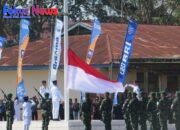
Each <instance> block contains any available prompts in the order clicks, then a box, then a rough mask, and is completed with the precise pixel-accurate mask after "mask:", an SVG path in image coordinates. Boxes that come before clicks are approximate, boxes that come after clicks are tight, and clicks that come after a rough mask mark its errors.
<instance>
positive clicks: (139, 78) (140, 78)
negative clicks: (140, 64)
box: [136, 72, 145, 90]
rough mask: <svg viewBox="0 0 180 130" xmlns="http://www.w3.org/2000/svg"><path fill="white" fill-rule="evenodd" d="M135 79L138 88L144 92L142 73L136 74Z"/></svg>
mask: <svg viewBox="0 0 180 130" xmlns="http://www.w3.org/2000/svg"><path fill="white" fill-rule="evenodd" d="M136 77H137V78H136V80H137V82H138V85H139V87H140V88H141V89H142V90H145V89H144V73H143V72H137V74H136Z"/></svg>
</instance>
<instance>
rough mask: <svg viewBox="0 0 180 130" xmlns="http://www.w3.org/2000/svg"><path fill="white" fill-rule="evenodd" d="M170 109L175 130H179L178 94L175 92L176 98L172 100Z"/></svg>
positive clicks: (179, 99)
mask: <svg viewBox="0 0 180 130" xmlns="http://www.w3.org/2000/svg"><path fill="white" fill-rule="evenodd" d="M171 109H172V110H173V117H174V120H175V126H176V130H180V92H176V98H175V99H174V100H173V103H172V106H171Z"/></svg>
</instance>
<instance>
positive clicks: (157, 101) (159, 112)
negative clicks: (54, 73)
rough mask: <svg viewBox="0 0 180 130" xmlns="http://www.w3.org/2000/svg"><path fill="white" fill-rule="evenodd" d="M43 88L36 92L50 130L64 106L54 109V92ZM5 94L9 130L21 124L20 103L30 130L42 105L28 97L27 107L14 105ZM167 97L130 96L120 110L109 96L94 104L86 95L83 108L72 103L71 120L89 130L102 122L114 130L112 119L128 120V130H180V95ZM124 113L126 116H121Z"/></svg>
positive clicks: (44, 126)
mask: <svg viewBox="0 0 180 130" xmlns="http://www.w3.org/2000/svg"><path fill="white" fill-rule="evenodd" d="M42 84H43V86H41V87H40V89H39V91H38V90H37V89H36V88H34V89H35V91H36V92H37V94H38V95H39V97H40V100H41V101H40V107H39V108H40V110H41V117H42V130H48V125H49V122H50V120H54V121H58V120H59V113H61V112H60V110H59V106H60V107H62V108H63V106H61V105H59V104H60V102H56V106H58V107H56V106H55V105H54V106H53V100H52V97H51V94H50V91H49V90H48V88H46V87H45V86H46V82H45V81H42ZM54 85H57V84H56V81H54ZM45 90H46V91H45ZM1 91H2V93H3V94H4V97H5V99H6V103H5V110H6V111H5V114H6V115H5V117H6V121H7V130H12V125H13V122H14V121H19V120H20V103H21V104H22V110H23V114H22V118H23V121H24V130H29V126H30V124H31V120H32V119H33V109H34V107H35V106H36V105H37V104H38V103H37V101H36V100H34V99H31V98H29V97H28V96H25V97H24V100H23V103H22V102H20V101H19V100H18V98H15V100H14V101H13V100H12V97H13V95H12V94H8V95H6V94H5V93H4V91H3V90H1ZM56 95H58V94H56ZM167 97H168V95H167V94H166V93H165V92H161V93H160V94H159V93H154V92H152V93H150V94H149V97H148V96H147V94H146V93H144V92H140V93H139V94H136V93H134V92H132V93H131V92H128V93H127V94H126V98H125V99H124V101H123V100H122V101H121V102H122V103H121V104H122V105H121V107H117V105H114V104H113V100H112V99H111V97H110V94H109V93H108V92H107V93H105V95H104V97H100V99H99V98H98V97H96V98H95V100H94V101H93V100H92V97H91V95H90V94H89V93H86V96H85V100H84V101H83V103H82V104H79V103H78V102H77V99H76V103H74V104H73V105H72V101H70V115H69V116H70V119H79V116H80V119H81V120H82V122H83V124H84V126H85V130H91V120H92V119H94V120H101V121H102V122H103V123H104V125H105V130H111V129H112V128H111V121H112V119H116V120H117V119H124V120H125V123H126V129H127V130H138V128H140V129H141V130H147V121H148V122H149V124H150V128H151V130H168V127H167V126H168V123H171V124H172V123H175V127H176V130H180V92H178V91H177V92H176V94H175V97H174V99H172V100H170V99H169V98H167ZM56 98H57V97H56ZM60 100H61V98H60V94H59V101H60ZM36 107H37V106H36ZM53 107H54V108H53ZM18 108H19V109H18ZM1 110H2V109H1ZM61 110H62V109H61ZM120 111H121V112H122V116H121V114H119V112H120ZM63 112H64V111H63ZM79 112H80V113H79ZM78 113H79V114H80V115H79V114H78ZM1 115H2V113H1ZM63 118H64V117H62V119H63ZM168 121H169V122H168Z"/></svg>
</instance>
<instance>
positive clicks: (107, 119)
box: [100, 92, 112, 130]
mask: <svg viewBox="0 0 180 130" xmlns="http://www.w3.org/2000/svg"><path fill="white" fill-rule="evenodd" d="M100 111H101V114H102V121H103V123H104V124H105V130H111V120H112V117H111V112H112V100H111V99H110V98H109V93H108V92H106V94H105V99H104V100H103V101H102V103H101V106H100Z"/></svg>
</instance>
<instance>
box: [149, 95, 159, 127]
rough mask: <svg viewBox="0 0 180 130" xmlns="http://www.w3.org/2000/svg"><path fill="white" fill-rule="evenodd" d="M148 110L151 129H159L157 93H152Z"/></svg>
mask: <svg viewBox="0 0 180 130" xmlns="http://www.w3.org/2000/svg"><path fill="white" fill-rule="evenodd" d="M147 112H148V117H149V121H150V127H151V130H158V129H159V128H158V117H157V112H158V110H157V100H156V94H155V93H151V94H150V99H149V101H148V104H147Z"/></svg>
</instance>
